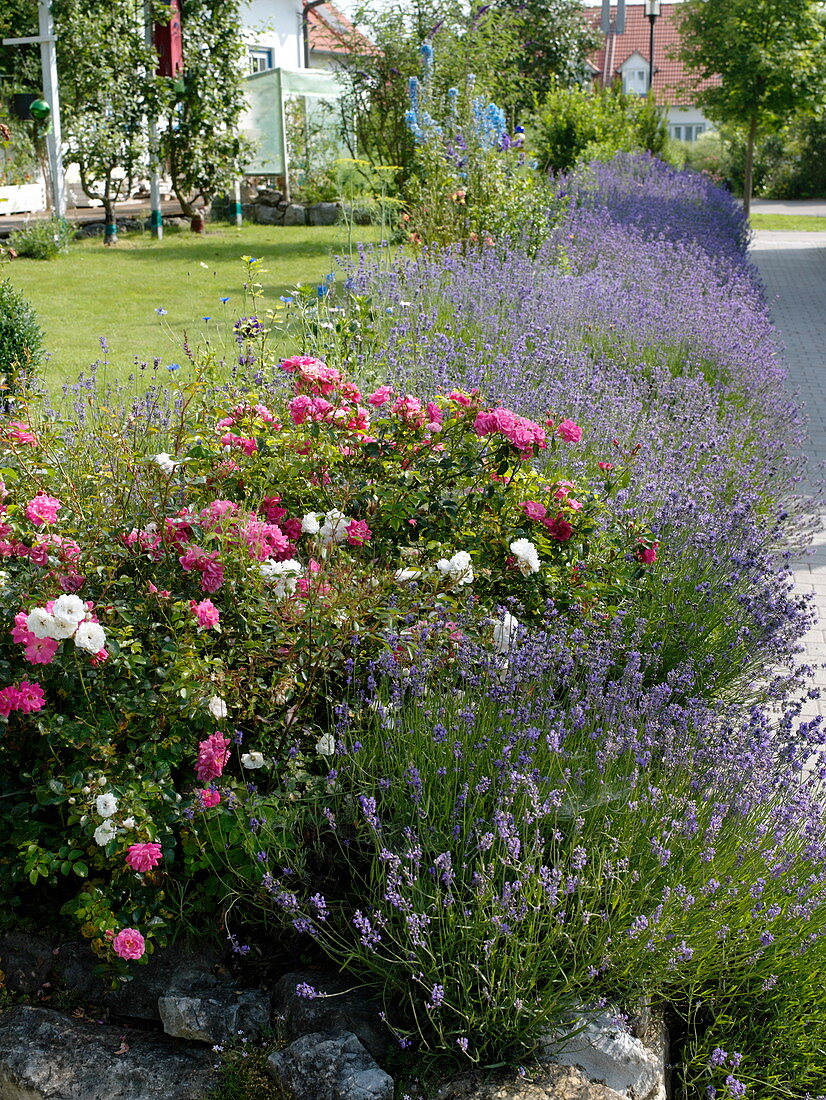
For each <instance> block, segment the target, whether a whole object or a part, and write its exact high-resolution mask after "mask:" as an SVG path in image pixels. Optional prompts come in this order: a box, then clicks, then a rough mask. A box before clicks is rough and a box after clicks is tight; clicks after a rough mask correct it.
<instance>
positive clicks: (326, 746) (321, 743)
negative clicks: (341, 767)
mask: <svg viewBox="0 0 826 1100" xmlns="http://www.w3.org/2000/svg"><path fill="white" fill-rule="evenodd" d="M315 751H316V752H317V753H318V755H319V756H332V755H333V753H334V752H335V751H336V739H335V737H333V735H332V734H331V733H325V734H322V736H321V737H320V738H319V739H318V741H316V743H315Z"/></svg>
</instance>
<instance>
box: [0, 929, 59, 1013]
mask: <svg viewBox="0 0 826 1100" xmlns="http://www.w3.org/2000/svg"><path fill="white" fill-rule="evenodd" d="M53 963H54V953H53V951H52V945H51V944H50V943H49V942H48V941H47V940H44V939H41V937H40V936H30V935H28V934H26V933H23V932H4V933H3V935H0V970H1V971H2V972H3V974H4V975H5V986H6V988H7V989H10V990H11V991H12V993H24V994H25V995H26V996H29V997H31V996H33V995H34V994H35V993H37V991H38V989H40V987H41V986H42V985H43V983H44V982H45V981H47V980H48V978H49V975H50V973H51V970H52V965H53Z"/></svg>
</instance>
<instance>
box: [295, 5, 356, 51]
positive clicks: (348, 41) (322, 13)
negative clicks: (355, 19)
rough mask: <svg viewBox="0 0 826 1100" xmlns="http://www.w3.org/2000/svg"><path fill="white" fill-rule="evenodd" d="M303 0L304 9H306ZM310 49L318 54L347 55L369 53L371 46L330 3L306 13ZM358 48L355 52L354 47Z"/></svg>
mask: <svg viewBox="0 0 826 1100" xmlns="http://www.w3.org/2000/svg"><path fill="white" fill-rule="evenodd" d="M306 6H307V5H306V0H305V7H306ZM307 23H308V26H309V32H310V49H311V50H317V51H318V52H320V53H336V54H349V53H353V52H359V53H362V52H370V51H371V50H372V49H373V44H372V42H370V40H369V39H368V38H365V36H364V35H363V34H362V33H361V31H359V30H357V29H356V28H355V27H354V26H353V24H352V23H351V22H350V20H349V19H348V18H347V16H346V15H344V13H343V12H341V11H339V9H338V8H337V7H336V6H335V5H334V4H330V3H325V4H320V5H319V6H318V7H317V8H310V9H309V11H308V12H307ZM356 46H357V47H358V49H357V51H356V50H354V47H356Z"/></svg>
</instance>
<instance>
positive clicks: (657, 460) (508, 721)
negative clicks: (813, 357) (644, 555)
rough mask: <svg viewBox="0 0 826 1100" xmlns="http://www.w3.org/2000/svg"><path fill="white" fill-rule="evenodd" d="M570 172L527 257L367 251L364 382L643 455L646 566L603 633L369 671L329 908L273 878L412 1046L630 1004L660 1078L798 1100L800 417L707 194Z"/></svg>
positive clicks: (806, 858) (500, 1037)
mask: <svg viewBox="0 0 826 1100" xmlns="http://www.w3.org/2000/svg"><path fill="white" fill-rule="evenodd" d="M563 191H564V197H565V200H566V203H567V209H566V211H565V214H564V216H563V217H561V218H560V219H559V220H558V221H557V222H556V224H555V225H552V226H550V227H549V235H548V239H547V241H546V243H545V245H544V247H543V248H542V249H541V250H540V251H539V252H538V254H536V255H535V256H530V255H529V254H528V253H527V252H526V251H524V250H521V249H520V248H519V246H518V244H516V245H514V244H509V245H501V246H500V247H492V248H488V249H483V250H481V251H479V252H475V253H467V252H462V251H460V250H456V251H446V252H445V251H442V252H439V253H438V254H435V253H434V254H423V255H422V256H420V257H419V258H417V259H415V260H413V261H409V262H407V263H404V264H401V265H398V266H396V267H395V268H394V269H393V270H391V271H387V270H384V269H382V267H381V266H380V265H375V264H372V263H371V261H370V259H369V257H365V258H364V260H363V262H362V264H361V266H360V267H359V269H358V270H356V271H354V272H352V274H351V280H352V282H351V287H352V289H353V290H354V291H355V292H356V293H357V294H358V295H359V296H360V300H361V302H362V306H363V305H364V303H365V302H369V304H370V309H371V317H372V323H373V325H374V326H375V331H374V332H373V334H372V343H371V349H372V350H371V351H370V353H369V354H363V355H362V357H361V369H362V372H363V373H364V375H365V376H367V377H372V376H374V375H375V376H377V377H379V376H380V377H381V378H382V379H386V378H388V377H389V378H390V379H391V380H392V381H393V382H394V383H395V384H396V385H397V386H398V387H399V389H401V390H402V391H404V390H406V389H407V390H410V391H411V392H413V393H417V392H418V393H424V392H427V391H428V390H430V389H432V388H433V387H434V386H442V387H445V388H448V387H454V386H458V387H463V388H472V387H474V386H479V387H481V388H482V389H484V391H485V392H486V393H487V394H488V395H489V396H490V398H491V400H495V401H499V402H501V403H502V404H504V405H507V406H509V407H511V408H513V409H515V410H516V411H518V412H520V413H522V414H523V415H527V416H532V417H537V418H540V417H541V416H542V415H543V414H545V412H546V410H548V409H550V411H551V413H552V414H553V413H554V412H558V413H560V414H561V413H562V412H563V410H564V412H565V414H566V415H571V416H573V417H574V418H575V419H576V420H577V422H578V423H580V424H581V425H582V426H583V428H584V430H585V431H584V435H583V441H582V446H581V448H578V449H577V451H576V453H575V454H574V455H573V456H572V458H571V470H572V473H576V474H579V475H582V474H584V470H585V468H586V466H587V465H588V464H589V463H590V464H591V465H592V464H593V460H594V459H595V458H597V459H599V460H601V461H603V462H611V461H612V460H613V458H614V456H615V455H621V456H623V457H625V458H627V457H628V456H635V460H636V465H635V476H634V479H633V481H632V483H631V485H630V486H629V487H628V489H624V490H621V491H620V494H619V496H620V503H621V506H622V507H624V508H625V509H626V510H627V512H628V514H629V515H633V516H635V517H636V518H638V519H644V521H645V522H646V523H648V524H650V525H651V526H652V528H653V530H654V531H655V534H656V535H657V538H658V540H659V542H660V547H659V551H658V553H659V559H658V562H657V570H656V573H655V574H652V576H653V578H654V579H653V582H652V584H651V585H650V586H649V587H648V588H647V590H646V592H645V593H644V595H642V596H641V597H640V598H638V599H636V600H635V602H634V604H633V606H630V607H627V608H626V609H625V612H624V614H623V615H620V616H619V617H618V618H617V619H616V620H615V621H614V622H612V623H610V624H606V625H605V627H604V629H601V628H599V627H598V626H595V625H594V624H590V625H585V624H583V626H582V628H579V627H576V626H574V627H572V626H571V624H570V622H567V621H565V620H564V619H562V618H561V617H560V618H555V617H554V616H551V618H550V619H549V620H548V626H547V631H546V632H545V633H544V634H542V635H539V636H533V637H524V638H522V640H521V642H520V645H519V647H518V648H517V649H515V650H514V651H513V652H512V653H511V654H510V658H509V662H508V665H507V667H505V668H503V667H502V666H501V664H500V665H497V664H496V662H494V663H493V664H491V662H490V659H489V658H488V657H486V656H485V654H483V653H480V652H479V651H477V650H473V649H471V647H466V648H465V650H464V652H463V654H462V661H461V666H460V673H459V677H460V679H459V682H458V685H457V684H456V683H455V682H454V681H450V684H449V686H448V684H447V683H446V682H445V681H444V679H443V677H444V675H445V673H444V672H443V671H440V670H439V669H438V668H437V669H436V670H434V669H433V668H428V667H427V657H426V656H425V655H423V657H422V664H421V666H420V667H415V666H414V667H405V668H403V669H400V668H399V667H398V665H397V663H396V662H394V661H393V660H392V659H390V660H388V661H387V662H385V663H384V665H383V666H382V667H379V668H377V669H376V674H375V679H374V682H373V684H372V688H371V690H370V691H368V694H367V696H366V697H365V696H363V695H361V696H359V697H358V698H356V699H355V700H354V701H353V703H352V705H351V706H349V707H347V708H342V710H341V714H340V727H339V731H338V732H339V740H338V755H337V759H336V760H335V761H334V763H335V767H334V769H333V772H332V773H331V774H332V779H333V782H331V785H330V797H329V804H328V807H327V809H326V811H325V812H326V814H327V822H328V825H329V831H328V834H327V835H328V842H329V843H330V844H331V845H333V848H335V845H336V844H343V845H344V850H345V851H346V853H347V856H348V863H349V866H350V868H351V873H352V878H351V884H350V898H349V899H347V900H345V899H343V898H342V897H341V896H338V897H336V896H327V897H324V896H322V894H321V893H320V892H318V891H317V892H316V893H315V894H312V895H310V893H309V891H308V892H307V894H306V895H303V894H302V890H301V889H300V888H297V886H296V882H295V879H294V878H291V876H290V874H289V873H287V874H285V875H281V876H274V875H268V876H267V877H266V881H265V888H266V889H267V890H268V891H269V892H270V893H271V895H272V896H273V898H274V901H275V903H276V905H277V907H279V908H280V909H281V910H283V911H284V912H285V913H286V914H287V916H288V918H289V919H290V920H291V921H292V922H293V924H294V925H295V926H296V927H297V928H301V929H303V930H305V931H310V932H311V933H312V934H313V935H314V936H315V938H316V941H317V942H318V943H319V944H321V945H322V946H323V947H324V949H325V950H326V951H328V952H329V953H330V954H331V955H332V956H333V957H335V958H337V959H339V960H341V961H342V962H344V963H345V964H346V965H349V966H351V967H353V968H354V969H355V970H356V972H357V973H358V974H359V975H360V976H361V977H362V978H363V977H364V975H365V974H366V975H370V976H371V980H372V981H373V982H375V983H376V984H377V985H379V986H380V987H381V988H383V989H384V990H385V991H392V993H393V994H394V995H395V996H396V997H402V998H403V999H406V1000H407V1001H408V1003H409V1004H410V1007H411V1012H412V1014H413V1015H412V1017H411V1019H415V1020H416V1022H417V1029H416V1028H414V1031H416V1030H418V1034H419V1041H421V1038H422V1037H424V1041H425V1043H430V1044H431V1049H432V1050H433V1051H434V1052H443V1051H445V1050H451V1049H452V1050H454V1051H457V1050H458V1052H460V1053H465V1054H468V1055H469V1056H470V1057H472V1058H474V1059H476V1060H480V1061H482V1062H485V1061H486V1060H490V1059H494V1060H497V1059H499V1058H501V1057H503V1056H504V1057H509V1058H516V1057H518V1056H519V1052H520V1051H523V1050H525V1049H528V1050H529V1049H530V1048H531V1044H532V1043H533V1042H535V1041H536V1040H537V1037H538V1036H539V1035H541V1034H542V1032H543V1029H545V1028H547V1026H548V1025H549V1024H556V1025H557V1026H558V1025H559V1023H560V1021H561V1020H564V1018H565V1013H566V1012H567V1011H569V1010H570V1009H571V1008H572V1006H576V1005H578V1006H580V1007H581V1006H582V1005H583V1004H585V1005H590V1006H593V1005H595V1004H600V1003H606V1000H607V1002H608V1003H611V1004H622V1005H625V1006H626V1007H628V1006H629V1005H630V1004H632V1003H633V1002H634V1000H635V998H639V997H642V998H649V999H650V998H653V999H654V1000H655V1001H657V1000H659V1001H662V1002H665V1004H666V1005H667V1006H668V1011H669V1012H670V1013H671V1014H672V1020H673V1021H679V1020H682V1021H683V1022H684V1023H685V1030H684V1031H681V1030H680V1026H681V1025H680V1024H679V1023H675V1029H674V1033H673V1037H674V1042H675V1045H674V1048H673V1052H672V1060H673V1062H674V1065H675V1070H674V1082H675V1088H676V1095H678V1096H680V1097H685V1098H688V1097H696V1096H700V1095H707V1096H708V1097H710V1098H713V1097H715V1096H720V1097H723V1096H727V1097H735V1096H741V1095H744V1094H745V1093H748V1094H749V1095H754V1096H765V1097H769V1096H776V1095H779V1094H781V1093H782V1094H783V1095H788V1096H795V1097H800V1098H801V1100H802V1098H803V1097H804V1096H809V1095H810V1094H812V1093H814V1092H816V1091H818V1090H820V1091H823V1090H824V1089H826V1057H824V1056H823V1053H822V1051H823V1049H824V1039H826V1002H824V997H823V992H822V990H821V989H820V988H819V985H818V981H817V978H816V975H817V974H818V973H819V972H820V969H821V966H822V960H823V959H824V946H825V944H824V938H823V937H824V919H823V918H824V914H825V913H826V910H824V905H823V901H824V894H823V889H824V881H826V880H824V873H823V870H822V868H823V861H824V856H826V843H824V821H823V810H822V799H821V797H820V790H821V786H820V785H821V784H822V781H823V778H824V770H823V767H822V765H821V763H820V761H821V760H822V750H823V747H824V732H823V730H822V729H821V724H820V721H819V720H815V721H813V722H809V723H802V724H801V723H800V722H799V720H798V716H799V713H800V698H801V695H802V694H805V691H806V685H807V674H808V670H807V669H805V668H802V667H799V666H798V665H797V664H796V660H797V657H798V655H799V649H800V646H799V639H800V637H801V635H802V633H803V632H804V631H805V629H806V628H807V626H808V624H809V622H810V620H811V612H810V609H809V607H808V605H807V603H806V600H805V599H803V598H802V597H801V596H800V595H799V594H797V593H796V592H795V590H794V586H793V583H792V579H791V576H790V573H789V570H788V556H789V550H790V548H791V547H792V546H793V545H795V544H797V543H799V542H801V541H803V540H804V539H805V533H806V529H807V524H808V522H809V514H808V506H807V505H806V504H805V503H803V496H802V492H801V485H802V482H803V478H804V472H805V471H804V464H803V459H802V458H801V457H800V449H801V443H802V441H803V438H804V431H805V428H804V420H803V416H802V413H801V410H800V409H799V407H798V406H797V405H796V403H795V401H794V399H793V397H792V396H791V395H790V394H789V393H788V392H787V390H786V389H785V386H784V382H785V372H784V369H783V366H782V363H781V360H780V355H779V348H778V344H777V340H776V337H775V334H774V332H773V329H772V326H771V322H770V319H769V314H768V310H767V307H766V303H765V300H764V298H763V294H762V290H761V287H760V284H759V280H758V278H757V274H756V272H755V270H754V268H753V267H752V266H751V265H750V263H749V261H748V258H747V254H746V245H747V241H748V230H747V225H746V222H745V220H744V218H743V215H742V212H741V211H740V210H739V208H738V207H737V206H736V205H735V204H734V202H733V200H732V199H731V197H730V196H728V195H727V194H725V193H724V192H722V191H720V190H719V189H717V188H714V187H713V186H712V185H711V184H710V183H709V182H708V181H707V180H705V179H703V178H702V177H699V176H694V175H689V174H683V173H677V172H675V171H674V170H672V169H671V168H668V167H667V166H665V165H663V164H660V163H659V162H656V161H654V160H651V159H650V158H645V157H630V156H621V157H618V158H616V160H615V161H613V162H612V163H611V164H609V165H596V166H591V167H590V168H587V169H583V170H580V171H579V172H577V173H576V174H574V175H573V176H572V177H571V178H569V179H568V180H566V181H564V183H563ZM317 331H318V330H317ZM321 336H322V340H324V339H326V340H327V348H326V352H327V354H330V353H331V352H332V351H333V347H332V343H331V341H330V338H329V335H327V336H326V337H325V335H324V332H323V331H322V333H321ZM316 339H317V335H316V336H313V335H312V334H311V336H310V342H311V344H312V346H314V347H315V348H316V349H317V350H319V351H322V352H323V351H324V350H325V349H324V344H323V343H321V344H318V343H313V341H315V340H316ZM348 350H349V351H351V352H352V347H350V348H349V349H348ZM607 476H608V478H609V480H610V473H608V475H607ZM454 692H455V694H454ZM365 715H367V716H368V717H365ZM370 716H372V717H370ZM315 886H316V887H317V886H318V882H316V883H315ZM402 1041H403V1042H407V1039H406V1038H405V1037H402Z"/></svg>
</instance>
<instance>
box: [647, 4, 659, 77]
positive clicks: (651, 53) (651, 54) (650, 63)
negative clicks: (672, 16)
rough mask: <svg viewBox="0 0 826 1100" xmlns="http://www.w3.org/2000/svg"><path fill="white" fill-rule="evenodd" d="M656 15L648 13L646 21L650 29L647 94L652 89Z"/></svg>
mask: <svg viewBox="0 0 826 1100" xmlns="http://www.w3.org/2000/svg"><path fill="white" fill-rule="evenodd" d="M656 18H657V17H656V15H649V16H648V22H649V23H650V25H651V31H650V34H649V36H648V93H649V95H650V94H651V93H652V92H653V91H654V20H655V19H656Z"/></svg>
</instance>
